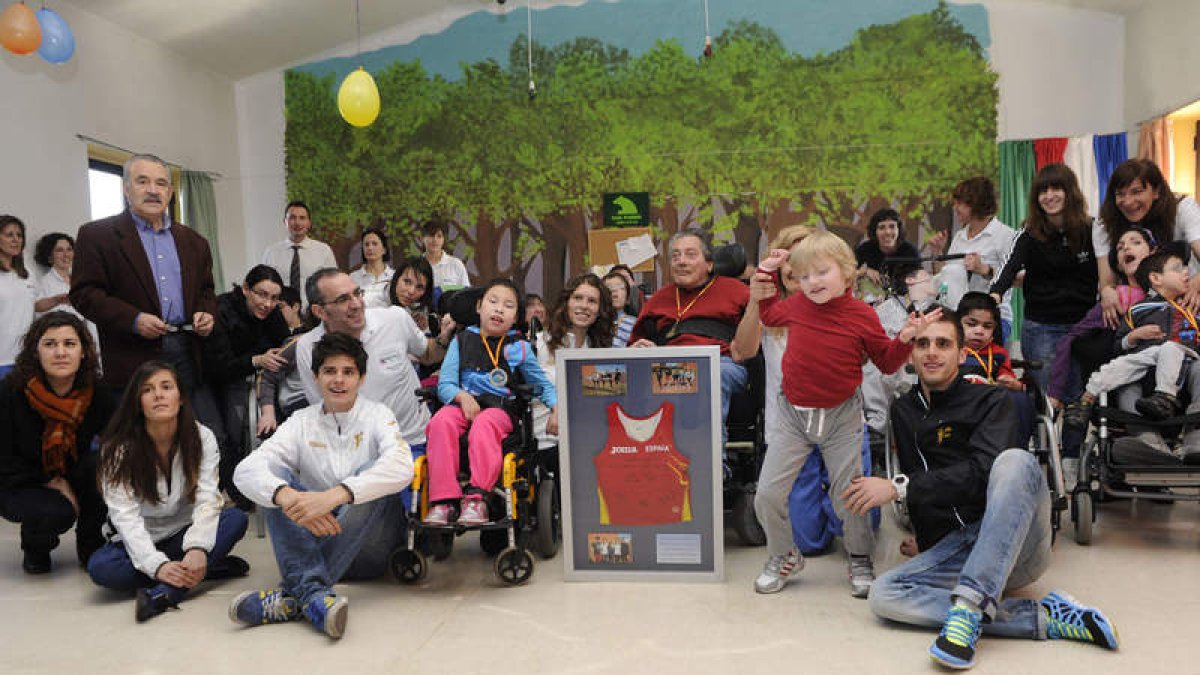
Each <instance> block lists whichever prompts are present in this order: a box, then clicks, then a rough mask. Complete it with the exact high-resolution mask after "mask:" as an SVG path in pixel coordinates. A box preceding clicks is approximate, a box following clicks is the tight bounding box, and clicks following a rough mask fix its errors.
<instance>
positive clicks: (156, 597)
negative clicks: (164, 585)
mask: <svg viewBox="0 0 1200 675" xmlns="http://www.w3.org/2000/svg"><path fill="white" fill-rule="evenodd" d="M178 606H179V605H178V604H176V602H175V601H174V600H172V599H171V596H169V595H167V593H166V591H163V590H160V589H157V588H139V589H138V591H137V603H136V606H135V608H134V617H135V618H136V619H137V622H138V623H142V622H144V621H148V620H150V619H153V618H154V617H156V616H158V615H159V614H162V613H163V612H165V611H167V610H168V609H170V608H172V607H178Z"/></svg>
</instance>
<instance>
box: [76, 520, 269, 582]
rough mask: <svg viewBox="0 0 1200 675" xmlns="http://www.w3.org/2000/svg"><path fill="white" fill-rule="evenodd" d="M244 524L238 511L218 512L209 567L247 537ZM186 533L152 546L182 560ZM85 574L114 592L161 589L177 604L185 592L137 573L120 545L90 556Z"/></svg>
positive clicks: (110, 543) (103, 547)
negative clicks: (219, 515)
mask: <svg viewBox="0 0 1200 675" xmlns="http://www.w3.org/2000/svg"><path fill="white" fill-rule="evenodd" d="M247 522H249V518H247V516H246V513H245V512H244V511H242V510H240V509H236V508H232V507H231V508H227V509H224V510H223V511H221V517H220V520H219V521H218V522H217V537H216V539H215V540H214V541H213V547H212V550H211V551H209V552H208V566H209V567H212V566H213V565H214V564H217V563H219V562H220V561H221V560H224V559H225V557H226V556H228V555H229V552H230V551H232V550H233V547H234V545H235V544H237V543H238V542H239V541H241V539H242V535H244V534H246V523H247ZM186 533H187V529H186V528H185V529H183V530H180V531H178V532H176V533H175V534H173V535H171V536H169V537H167V538H166V539H163V540H162V541H156V542H154V545H155V546H156V547H158V550H160V551H162V552H163V553H165V554H167V557H168V558H170V559H171V560H174V561H179V560H182V559H183V554H184V550H183V537H184V535H185V534H186ZM87 571H88V574H89V575H90V576H91V577H92V581H94V582H96V584H97V585H99V586H103V587H105V588H111V589H113V590H116V591H134V590H137V589H139V588H149V587H151V586H154V587H156V588H157V587H158V586H161V587H163V588H164V589H166V590H167V591H168V593H169V594H170V595H172V597H173V599H174V600H175V601H177V602H178V600H179V598H181V597H182V596H183V593H184V592H185V591H184V590H183V589H179V588H175V587H174V586H170V585H168V584H163V583H158V582H156V581H155V580H154V579H151V578H150V577H148V576H146V575H145V574H142V573H141V572H140V571H138V569H137V568H136V567H134V566H133V561H131V560H130V559H129V553H127V552H126V551H125V544H123V543H121V542H109V543H107V544H105V545H104V546H102V547H101V548H100V550H98V551H96V552H95V553H93V554H92V557H91V559H89V560H88V564H87Z"/></svg>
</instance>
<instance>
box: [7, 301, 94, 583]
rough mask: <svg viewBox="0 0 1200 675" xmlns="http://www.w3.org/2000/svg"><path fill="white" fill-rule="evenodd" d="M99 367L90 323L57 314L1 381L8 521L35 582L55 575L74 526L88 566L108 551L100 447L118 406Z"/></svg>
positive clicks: (33, 329) (32, 331)
mask: <svg viewBox="0 0 1200 675" xmlns="http://www.w3.org/2000/svg"><path fill="white" fill-rule="evenodd" d="M96 364H97V359H96V345H95V343H94V342H93V341H92V334H91V333H90V332H89V331H88V330H87V328H86V327H85V326H84V323H83V321H81V320H80V319H79V317H77V316H75V315H74V314H70V313H68V312H62V311H55V312H49V313H47V314H45V315H43V316H42V317H40V318H38V319H37V320H36V321H34V322H33V325H32V326H30V328H29V332H28V333H26V334H25V338H24V341H23V342H22V347H21V352H20V354H18V355H17V359H16V365H15V366H14V368H13V371H12V372H11V373H10V374H9V375H8V377H6V378H5V379H4V380H3V381H0V516H3V517H4V518H5V519H6V520H9V521H12V522H14V523H21V548H22V550H24V552H25V557H24V562H23V564H22V566H23V567H24V569H25V571H26V572H28V573H29V574H44V573H46V572H49V571H50V552H51V551H53V550H54V549H55V548H56V547H57V546H58V537H59V535H61V534H63V533H65V532H66V531H67V530H69V529H71V526H72V525H74V526H75V550H76V553H77V554H78V556H79V563H80V564H81V565H86V564H87V561H88V558H89V557H91V555H92V553H93V552H94V551H95V550H96V549H98V548H100V546H102V545H103V544H104V539H103V537H102V535H101V533H100V527H101V525H102V524H103V523H104V515H105V507H104V501H103V500H102V499H101V498H100V493H99V490H98V489H97V484H96V453H95V451H94V449H93V447H92V441H93V439H94V438H95V437H96V436H97V435H98V434H99V433H100V431H101V430H103V428H104V425H105V424H107V423H108V420H109V418H110V417H112V413H113V409H114V406H113V403H112V401H111V400H109V399H108V398H107V397H105V396H104V395H103V394H102V390H101V389H98V388H97V387H96V386H95V384H96Z"/></svg>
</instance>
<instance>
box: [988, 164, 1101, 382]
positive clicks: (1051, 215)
mask: <svg viewBox="0 0 1200 675" xmlns="http://www.w3.org/2000/svg"><path fill="white" fill-rule="evenodd" d="M1091 221H1092V219H1091V218H1090V217H1089V216H1088V214H1087V200H1085V199H1084V197H1083V192H1082V191H1080V189H1079V181H1078V180H1076V178H1075V173H1074V172H1073V171H1071V169H1069V168H1068V167H1067V166H1066V165H1064V164H1048V165H1046V166H1044V167H1042V168H1041V169H1040V170H1039V171H1038V172H1037V175H1036V176H1034V178H1033V185H1032V186H1031V187H1030V189H1029V216H1028V218H1026V220H1025V227H1024V229H1022V230H1021V232H1020V233H1018V234H1017V238H1016V239H1015V240H1013V245H1012V249H1011V250H1010V251H1009V253H1008V254H1007V256H1006V257H1005V260H1004V262H1003V263H1002V264H1001V265H1000V273H999V274H998V275H996V280H995V282H993V283H992V287H991V289H990V291H991V293H992V295H993V296H994V297H995V298H996V302H997V303H998V302H1000V298H1001V297H1003V296H1004V294H1005V293H1006V292H1007V291H1008V289H1009V288H1011V287H1012V284H1013V281H1014V280H1015V279H1016V277H1017V274H1018V273H1019V272H1022V271H1024V272H1025V283H1024V289H1025V319H1024V322H1023V323H1022V327H1021V354H1022V355H1023V356H1024V357H1025V358H1026V359H1034V360H1038V361H1041V362H1042V363H1043V364H1044V367H1043V368H1040V369H1036V370H1033V371H1032V372H1031V374H1032V376H1033V377H1034V379H1036V380H1037V382H1038V384H1039V385H1041V388H1042V390H1043V391H1045V389H1046V384H1047V382H1048V379H1049V375H1050V371H1051V368H1052V364H1053V362H1054V358H1055V353H1056V346H1057V344H1058V341H1059V340H1060V339H1062V337H1063V336H1065V335H1066V334H1067V333H1068V332H1069V331H1070V330H1071V327H1072V326H1074V325H1075V324H1076V323H1078V322H1079V321H1080V320H1081V319H1083V317H1084V315H1086V314H1087V312H1088V310H1089V309H1091V308H1092V305H1093V304H1095V300H1096V282H1097V279H1098V277H1097V271H1096V256H1095V254H1094V253H1093V251H1092V246H1091V241H1090V233H1091ZM1076 379H1078V378H1076ZM1075 384H1076V385H1078V382H1076V383H1075ZM1075 394H1076V395H1077V394H1078V392H1075ZM1070 398H1071V393H1070V392H1068V400H1069V399H1070Z"/></svg>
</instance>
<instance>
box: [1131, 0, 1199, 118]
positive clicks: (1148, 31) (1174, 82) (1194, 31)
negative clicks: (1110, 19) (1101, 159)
mask: <svg viewBox="0 0 1200 675" xmlns="http://www.w3.org/2000/svg"><path fill="white" fill-rule="evenodd" d="M1125 25H1126V35H1125V38H1126V41H1127V44H1128V45H1129V50H1128V52H1127V53H1126V56H1125V87H1126V97H1125V119H1126V120H1127V123H1128V124H1127V126H1128V127H1129V129H1130V131H1131V132H1132V133H1133V135H1134V136H1136V129H1137V125H1138V123H1139V122H1143V121H1145V120H1148V119H1151V118H1154V117H1160V116H1162V115H1165V114H1167V113H1170V112H1172V111H1174V110H1176V109H1178V108H1182V107H1184V106H1186V105H1188V104H1189V103H1192V102H1193V101H1196V100H1197V99H1200V69H1198V68H1197V67H1196V65H1197V64H1198V63H1200V40H1197V36H1198V35H1200V11H1198V8H1197V5H1196V2H1195V0H1155V1H1154V2H1146V3H1142V6H1141V8H1140V9H1138V11H1136V12H1134V13H1133V14H1131V15H1130V16H1129V18H1128V20H1127V21H1126V24H1125Z"/></svg>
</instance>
